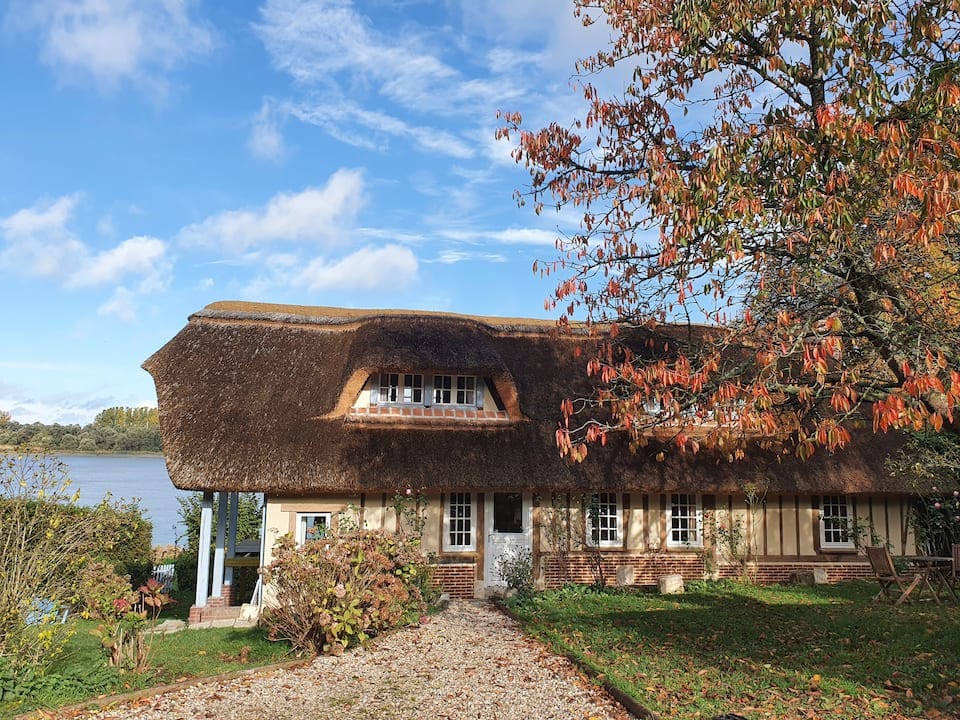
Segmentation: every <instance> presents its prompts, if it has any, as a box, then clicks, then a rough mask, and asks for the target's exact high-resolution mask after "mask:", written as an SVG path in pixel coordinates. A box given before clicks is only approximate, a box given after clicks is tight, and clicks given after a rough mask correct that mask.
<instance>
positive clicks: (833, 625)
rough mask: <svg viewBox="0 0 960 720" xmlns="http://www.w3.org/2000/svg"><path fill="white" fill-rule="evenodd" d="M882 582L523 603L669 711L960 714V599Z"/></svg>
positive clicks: (626, 688) (556, 640)
mask: <svg viewBox="0 0 960 720" xmlns="http://www.w3.org/2000/svg"><path fill="white" fill-rule="evenodd" d="M876 589H877V586H876V584H875V583H866V582H850V583H844V584H840V585H831V586H817V587H809V588H807V587H765V588H761V587H756V586H751V585H741V584H736V583H731V582H720V583H692V584H689V585H688V587H687V592H686V593H685V594H683V595H674V596H659V595H654V594H649V593H643V592H633V591H627V592H621V591H606V592H595V591H591V590H588V589H586V588H567V589H563V590H558V591H554V592H549V593H545V594H542V595H538V596H534V597H532V598H530V599H526V600H515V601H513V602H512V603H511V609H512V610H513V611H514V613H516V615H517V616H518V617H519V618H520V619H521V622H522V623H523V625H524V628H525V630H526V631H527V632H529V633H530V634H532V635H534V636H536V637H538V638H540V639H541V640H543V641H545V642H546V643H548V644H549V645H551V646H552V647H553V648H554V649H555V650H556V651H558V652H560V653H563V654H566V655H569V656H570V657H572V658H574V659H576V660H577V661H578V662H579V663H581V664H582V665H585V666H587V667H588V668H590V669H591V670H592V671H593V672H595V673H597V674H599V675H601V676H603V677H604V678H605V680H606V681H607V682H609V683H610V684H612V685H614V686H615V687H617V688H618V689H620V690H622V691H623V692H625V693H627V694H628V695H630V696H632V697H633V698H635V699H636V700H637V701H638V702H639V703H640V704H641V705H643V706H645V707H647V708H648V709H650V710H653V711H655V712H657V713H659V714H660V715H661V717H680V718H709V717H712V716H713V715H716V714H720V713H723V712H737V713H740V714H741V715H744V716H746V717H747V718H751V719H757V718H820V719H821V720H834V719H839V718H849V719H851V720H853V719H854V718H856V719H857V720H873V719H879V718H884V719H885V720H890V718H897V717H915V716H919V717H923V716H926V717H941V718H947V717H960V687H958V683H960V607H958V606H957V605H956V603H954V604H953V605H949V606H948V605H944V606H942V607H937V606H936V605H932V604H929V603H922V604H919V605H916V604H915V605H908V606H903V607H901V608H893V607H890V606H889V605H883V604H879V603H873V602H872V601H871V599H872V597H873V595H874V594H875V592H876Z"/></svg>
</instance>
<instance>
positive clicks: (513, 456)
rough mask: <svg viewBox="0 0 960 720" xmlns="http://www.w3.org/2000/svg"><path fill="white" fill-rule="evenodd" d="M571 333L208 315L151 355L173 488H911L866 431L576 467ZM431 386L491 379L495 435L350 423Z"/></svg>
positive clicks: (254, 313) (239, 310)
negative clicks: (802, 457) (456, 378)
mask: <svg viewBox="0 0 960 720" xmlns="http://www.w3.org/2000/svg"><path fill="white" fill-rule="evenodd" d="M592 342H594V341H593V340H591V339H590V338H589V337H588V336H587V335H585V334H583V333H579V334H578V333H574V334H572V335H565V336H558V335H557V334H556V333H555V332H554V324H553V323H552V322H550V321H542V320H524V319H508V318H484V317H471V316H464V315H453V314H445V313H427V312H420V311H416V312H413V311H397V310H394V311H379V310H377V311H374V310H345V309H340V308H308V307H297V306H284V305H263V304H253V303H237V302H230V303H215V304H213V305H210V306H208V307H207V308H205V309H204V310H202V311H200V312H198V313H196V314H195V315H193V316H191V318H190V321H189V323H188V324H187V326H186V327H185V328H184V329H183V330H181V331H180V332H179V333H178V334H177V335H176V337H174V338H173V339H172V340H171V341H170V342H168V343H167V344H166V345H165V346H164V347H163V348H161V349H160V350H159V351H158V352H156V353H155V354H154V355H153V356H151V357H150V358H149V359H148V360H147V361H146V362H145V363H144V367H145V368H146V369H147V370H148V371H149V372H150V373H151V375H153V377H154V380H155V382H156V386H157V397H158V400H159V406H160V427H161V432H162V437H163V447H164V453H165V455H166V459H167V468H168V470H169V472H170V477H171V478H172V479H173V483H174V484H175V485H176V486H177V487H179V488H182V489H188V490H242V491H257V492H264V491H265V492H269V493H275V494H277V493H281V494H308V493H314V492H329V491H348V492H367V491H370V492H394V491H396V490H400V489H404V488H408V487H410V488H423V489H428V490H441V489H446V490H450V489H477V490H480V489H499V488H503V489H515V488H518V487H526V488H536V489H539V490H551V489H553V490H578V489H583V490H588V489H589V490H604V489H608V490H623V491H645V492H658V491H669V490H684V491H691V492H693V491H696V492H738V491H740V490H741V489H742V488H743V487H744V485H745V484H747V483H755V484H758V485H761V486H763V487H767V488H768V489H769V491H770V492H789V493H794V492H796V493H832V492H845V493H867V492H901V491H905V490H907V489H908V488H906V487H905V485H904V483H903V482H902V481H897V480H895V479H893V478H891V477H890V476H889V473H887V472H886V471H885V470H884V468H883V459H884V457H885V455H886V454H887V453H888V452H889V451H890V449H891V441H890V438H883V437H880V438H877V437H875V436H872V435H869V434H868V433H864V435H863V437H860V438H858V440H857V442H855V443H854V444H853V447H851V448H848V449H847V450H844V451H842V452H840V453H837V454H836V455H834V456H828V455H826V454H824V453H819V454H818V455H816V456H814V458H812V459H811V460H809V461H807V462H806V463H802V462H800V461H798V460H796V459H795V458H794V457H793V456H792V455H791V454H786V455H783V454H776V453H773V452H769V451H768V452H761V451H759V450H758V451H756V452H753V453H750V454H749V455H748V459H747V460H745V461H740V462H735V463H728V462H726V461H724V460H720V459H718V458H717V457H715V456H714V455H712V454H711V453H707V452H701V453H698V454H696V455H689V454H688V455H685V456H680V455H677V454H675V453H671V454H668V456H667V458H666V460H665V461H663V462H657V461H656V459H655V455H656V453H657V450H658V448H657V447H656V445H651V446H649V447H648V448H643V449H641V450H639V451H638V452H637V453H632V452H630V451H629V450H628V449H627V447H626V444H625V442H623V441H622V440H620V439H614V440H613V441H611V442H609V443H608V444H607V446H606V447H600V446H597V447H592V448H591V451H590V454H589V456H588V458H587V459H586V461H585V462H583V463H580V464H575V463H570V462H568V461H567V460H565V459H562V458H561V457H560V455H559V453H558V451H557V449H556V446H555V439H554V438H555V431H556V428H557V424H558V422H559V420H560V403H561V401H562V400H563V398H565V397H569V396H571V395H576V394H578V393H587V392H589V390H590V388H589V384H588V383H589V381H588V379H587V378H586V377H585V373H584V362H585V359H584V358H585V357H586V356H585V355H584V356H580V357H578V356H577V355H576V353H575V347H576V346H577V345H578V344H589V343H592ZM379 371H393V372H403V371H407V372H420V371H423V372H436V373H441V374H443V373H449V374H457V373H459V374H475V375H477V376H479V377H484V378H488V379H490V381H491V382H492V383H493V384H494V385H495V386H496V389H497V391H498V394H499V395H501V396H502V400H501V402H502V404H503V405H504V406H505V411H504V413H503V415H504V416H505V417H506V418H507V421H506V422H484V421H482V420H464V419H458V420H451V421H449V422H446V423H442V424H441V425H440V426H438V425H437V424H436V423H430V422H418V420H417V419H412V420H407V419H398V421H397V422H387V423H384V422H372V421H371V422H366V421H363V420H362V419H358V418H357V417H355V416H353V415H351V414H350V413H349V408H350V405H351V404H352V402H353V400H354V399H355V398H356V396H357V393H358V392H359V391H360V389H361V388H362V386H363V383H364V381H365V380H366V378H367V377H368V376H369V375H370V374H371V373H376V372H379Z"/></svg>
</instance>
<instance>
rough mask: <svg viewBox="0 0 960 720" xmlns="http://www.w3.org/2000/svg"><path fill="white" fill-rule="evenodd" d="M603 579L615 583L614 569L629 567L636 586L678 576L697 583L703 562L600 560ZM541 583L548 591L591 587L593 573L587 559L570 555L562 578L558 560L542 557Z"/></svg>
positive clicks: (667, 558) (686, 558)
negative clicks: (567, 585)
mask: <svg viewBox="0 0 960 720" xmlns="http://www.w3.org/2000/svg"><path fill="white" fill-rule="evenodd" d="M601 563H602V565H603V574H604V578H605V579H606V582H607V584H608V585H612V584H614V583H615V582H616V579H617V568H618V567H623V566H626V565H629V566H631V567H632V568H633V581H634V583H635V584H636V585H656V584H657V578H658V577H660V576H661V575H668V574H673V573H679V574H680V575H682V576H683V579H684V580H699V579H701V578H702V577H703V560H702V558H700V557H698V556H696V555H618V556H616V557H613V556H609V555H607V556H604V557H603V558H602V560H601ZM544 580H545V583H546V586H547V587H548V588H551V587H559V586H560V585H563V583H564V582H568V581H569V582H575V583H592V582H594V573H593V570H592V563H591V558H590V557H589V556H586V555H572V556H570V557H569V558H568V562H567V573H566V576H565V574H564V573H563V571H562V568H561V566H560V563H559V562H558V558H557V557H556V556H554V555H551V556H546V557H544Z"/></svg>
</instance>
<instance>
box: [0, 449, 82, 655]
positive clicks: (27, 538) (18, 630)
mask: <svg viewBox="0 0 960 720" xmlns="http://www.w3.org/2000/svg"><path fill="white" fill-rule="evenodd" d="M69 485H70V480H69V478H68V477H67V473H66V467H65V466H64V465H63V463H61V462H60V461H58V460H57V459H56V458H51V457H47V456H42V455H29V454H23V453H15V454H12V455H6V456H3V457H0V528H3V530H2V532H0V658H4V659H5V660H6V663H7V664H8V665H9V667H10V668H12V670H13V671H14V672H17V673H20V672H23V671H25V670H28V669H29V670H32V671H36V672H42V671H43V669H44V668H46V667H47V666H48V665H49V664H50V663H51V662H53V660H55V659H56V658H57V656H58V655H59V654H60V652H61V650H62V649H63V645H64V643H65V642H66V641H67V638H68V637H69V633H70V627H69V626H68V625H65V624H62V623H60V622H59V620H60V611H61V608H62V607H63V606H64V605H65V604H66V603H67V602H69V600H70V598H71V596H72V595H73V594H74V592H75V588H76V582H77V574H78V572H79V571H80V568H81V567H82V564H83V561H84V557H85V555H86V553H87V552H88V550H89V549H90V547H91V546H92V545H93V542H94V539H95V537H96V536H95V533H96V531H97V529H96V528H95V527H93V526H92V524H90V523H84V522H76V512H75V510H76V506H75V504H74V503H76V500H77V497H76V495H75V494H70V492H69Z"/></svg>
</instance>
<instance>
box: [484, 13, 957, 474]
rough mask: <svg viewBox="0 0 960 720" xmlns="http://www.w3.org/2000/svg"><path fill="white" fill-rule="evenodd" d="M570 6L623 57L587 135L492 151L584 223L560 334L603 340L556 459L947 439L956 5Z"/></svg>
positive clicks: (554, 132)
mask: <svg viewBox="0 0 960 720" xmlns="http://www.w3.org/2000/svg"><path fill="white" fill-rule="evenodd" d="M575 5H576V10H575V12H576V13H577V15H578V16H579V17H581V18H582V20H583V22H584V24H590V23H594V22H599V23H604V22H605V23H607V24H608V26H609V28H610V31H611V37H612V40H611V44H610V46H609V47H607V48H606V49H602V50H600V51H599V52H598V53H597V54H596V55H594V56H591V57H588V58H585V59H583V60H581V61H580V62H579V64H578V71H579V77H580V88H581V89H582V91H583V95H584V98H585V108H584V114H583V116H582V117H581V118H580V119H579V120H578V121H576V122H574V123H573V124H571V125H568V126H565V125H561V124H559V123H553V124H551V125H549V126H548V127H545V128H543V129H540V130H535V131H531V130H529V129H526V128H525V127H524V126H523V125H522V119H521V117H520V116H519V114H516V113H505V114H504V115H503V118H504V126H503V127H502V128H501V129H500V131H499V133H498V134H499V136H500V137H501V138H508V139H509V140H510V141H511V142H512V143H514V150H513V155H514V158H515V159H516V160H517V161H518V162H519V163H522V164H524V165H525V166H526V167H527V168H528V169H529V172H530V175H531V178H532V184H531V186H530V187H529V188H528V189H527V190H525V191H523V192H520V193H518V197H519V199H520V201H521V203H525V202H531V203H532V204H533V207H534V209H535V211H536V212H537V213H540V212H542V211H543V210H544V209H545V208H550V207H555V208H557V209H564V208H566V209H575V210H576V211H577V213H578V214H582V219H581V225H580V231H579V232H578V233H577V234H575V235H572V236H570V237H561V238H560V239H559V240H558V242H557V245H558V248H559V250H560V257H559V259H552V260H551V261H549V262H547V263H545V264H544V263H542V264H540V266H539V268H540V270H541V272H547V273H553V274H555V275H556V276H557V277H558V278H559V281H558V284H557V289H556V292H555V295H554V297H553V298H552V299H551V300H550V302H551V303H552V304H553V306H554V307H558V308H561V309H562V311H563V313H564V314H563V317H562V318H561V325H564V324H568V320H570V319H573V318H586V323H587V325H588V326H589V327H592V328H593V329H594V331H595V332H597V333H598V335H601V336H602V337H603V338H604V339H605V341H604V342H603V343H602V345H601V350H600V352H598V354H597V355H596V356H595V357H592V358H588V359H586V362H585V364H586V367H587V371H588V372H589V373H590V374H591V375H592V376H594V377H595V379H596V386H597V390H596V393H595V394H594V395H592V396H589V397H581V398H573V399H571V400H570V401H568V402H566V403H564V415H565V421H566V424H565V425H564V426H562V427H561V430H560V431H559V432H558V442H559V444H560V446H561V448H562V449H564V450H566V451H567V452H569V453H571V454H572V455H573V456H574V457H575V458H582V457H583V455H584V454H585V452H586V443H588V442H589V441H591V440H596V439H604V438H605V437H606V435H607V433H608V432H610V431H612V430H627V431H629V432H630V433H631V434H632V436H633V439H634V441H635V442H636V443H643V442H645V441H646V438H648V437H649V436H650V435H651V434H654V435H656V433H657V431H658V429H659V431H660V433H661V434H663V432H669V433H670V436H671V438H672V440H673V443H674V444H675V446H676V447H680V448H684V449H693V450H696V449H698V448H699V447H702V446H705V445H709V446H713V447H721V448H723V449H724V450H726V451H728V452H729V454H730V456H731V457H733V456H737V455H740V454H742V452H743V446H744V440H745V439H746V438H748V437H756V436H758V435H760V436H763V437H767V438H770V437H780V438H790V439H792V442H793V443H794V446H795V449H796V452H797V453H798V454H799V455H800V456H801V457H806V456H809V455H810V454H811V453H813V452H814V451H815V449H816V448H817V447H818V446H819V447H827V448H831V449H833V448H836V447H841V446H843V445H844V444H845V443H846V442H847V440H848V439H849V429H850V427H851V426H852V424H853V423H855V422H858V421H859V419H860V418H862V416H863V414H864V412H867V409H866V408H867V407H869V408H870V410H869V412H870V413H872V422H873V425H874V428H875V429H878V430H887V429H890V428H903V427H906V428H914V429H923V428H927V429H932V430H934V431H940V430H942V429H944V428H947V429H949V430H951V431H953V432H956V430H957V425H958V423H957V417H956V416H955V415H954V410H955V407H956V405H957V402H958V400H960V287H958V283H960V281H958V276H957V271H958V269H960V267H958V265H960V242H958V241H960V236H958V230H960V227H958V223H960V77H958V76H960V2H958V0H938V1H937V2H930V1H928V0H918V1H913V0H902V1H897V0H726V1H725V2H716V1H715V0H601V1H600V2H588V1H587V0H575ZM607 75H613V76H614V78H615V79H617V80H618V81H620V82H621V84H622V85H623V86H624V87H625V90H624V91H623V93H622V94H619V95H616V96H612V95H605V94H603V93H602V92H601V91H599V90H598V89H597V87H598V85H599V84H600V81H599V78H603V77H605V76H607ZM623 78H626V79H625V80H622V79H623ZM664 324H669V325H670V326H671V327H669V331H668V328H667V326H666V325H664ZM678 324H679V325H678ZM638 333H642V334H643V336H644V338H645V339H646V340H645V342H646V344H647V345H649V346H650V347H655V348H657V352H655V353H653V355H652V356H651V355H650V354H649V353H648V354H647V355H646V356H644V357H643V358H642V359H641V357H640V355H638V354H637V345H636V344H635V342H634V343H633V344H631V343H627V342H623V341H622V339H623V338H625V337H630V338H633V339H634V340H635V338H636V336H637V334H638ZM651 358H652V359H651ZM598 405H602V406H605V408H606V409H607V411H606V412H604V413H598V412H597V411H596V407H597V406H598ZM868 417H869V415H868Z"/></svg>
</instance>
